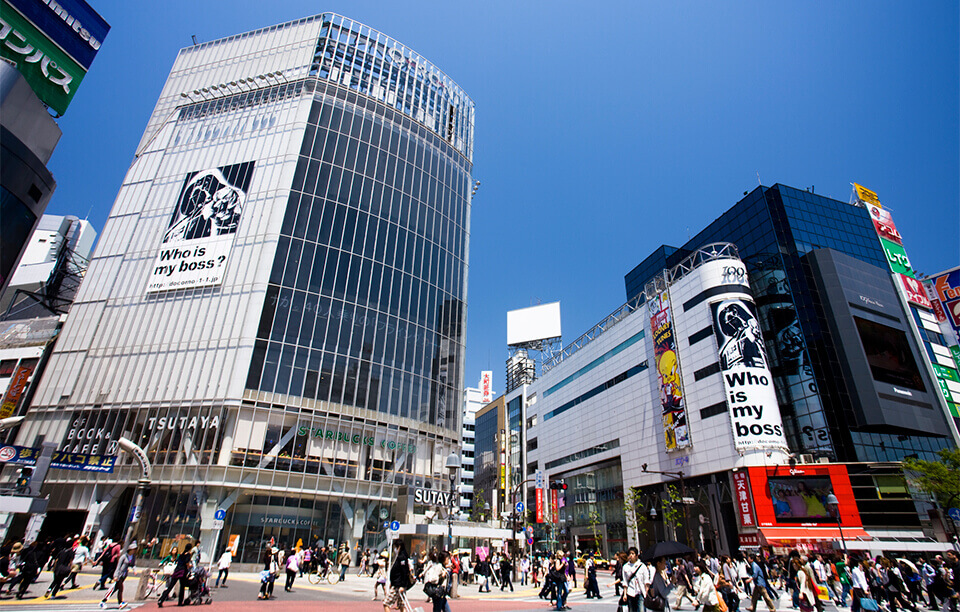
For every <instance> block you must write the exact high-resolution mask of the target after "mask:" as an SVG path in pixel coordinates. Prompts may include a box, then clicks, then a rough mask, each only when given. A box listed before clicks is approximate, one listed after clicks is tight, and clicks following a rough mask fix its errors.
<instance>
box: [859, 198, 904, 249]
mask: <svg viewBox="0 0 960 612" xmlns="http://www.w3.org/2000/svg"><path fill="white" fill-rule="evenodd" d="M867 210H868V211H870V219H871V220H872V221H873V229H875V230H876V231H877V235H878V236H880V237H881V238H886V239H887V240H889V241H891V242H896V243H897V244H901V245H902V244H903V237H902V236H901V235H900V232H898V231H897V226H896V224H895V223H894V222H893V216H892V215H891V214H890V211H889V210H885V209H883V208H882V207H881V206H879V205H877V204H869V205H867Z"/></svg>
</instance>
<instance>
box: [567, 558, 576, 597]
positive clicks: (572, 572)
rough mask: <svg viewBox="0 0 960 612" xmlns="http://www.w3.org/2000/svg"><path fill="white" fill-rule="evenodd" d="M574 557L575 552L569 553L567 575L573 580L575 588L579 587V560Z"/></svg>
mask: <svg viewBox="0 0 960 612" xmlns="http://www.w3.org/2000/svg"><path fill="white" fill-rule="evenodd" d="M573 557H574V554H573V552H570V553H567V576H569V577H570V581H571V582H573V588H577V562H576V560H575V559H574V558H573Z"/></svg>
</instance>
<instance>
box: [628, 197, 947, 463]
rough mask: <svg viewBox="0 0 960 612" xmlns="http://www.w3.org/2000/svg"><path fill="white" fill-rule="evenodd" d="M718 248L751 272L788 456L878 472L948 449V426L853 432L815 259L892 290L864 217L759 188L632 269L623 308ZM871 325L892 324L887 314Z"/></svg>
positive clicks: (855, 420)
mask: <svg viewBox="0 0 960 612" xmlns="http://www.w3.org/2000/svg"><path fill="white" fill-rule="evenodd" d="M719 241H727V242H732V243H734V244H736V245H737V248H738V250H739V253H740V257H741V258H742V259H743V261H744V263H745V264H746V265H747V269H748V272H749V274H750V280H751V285H752V287H753V293H754V297H755V298H756V304H757V309H758V314H759V315H760V320H761V326H762V327H763V331H764V337H765V340H766V346H767V354H768V355H767V356H768V358H769V362H770V366H771V370H772V373H773V376H774V378H775V381H776V386H777V401H778V403H779V405H780V409H781V412H782V416H783V420H784V427H785V430H786V434H787V439H788V442H789V445H790V448H791V449H792V450H794V451H796V452H798V453H806V454H812V455H814V456H819V457H827V458H829V459H830V460H832V461H842V462H884V461H899V460H902V459H903V458H904V457H905V456H909V455H914V456H918V457H920V458H923V459H932V458H935V457H934V454H935V453H936V451H938V450H940V449H942V448H949V447H952V445H953V442H952V439H951V436H950V433H949V427H948V426H947V423H946V422H945V421H944V423H943V427H942V428H938V429H936V430H932V429H931V430H927V431H916V430H908V429H907V428H898V427H896V426H892V425H889V426H887V425H884V424H883V423H878V422H873V423H870V424H869V425H864V426H858V425H861V424H863V422H864V420H865V419H864V418H863V417H862V415H860V416H858V415H857V414H855V412H854V408H853V406H854V404H855V403H856V401H855V400H858V399H862V398H857V397H856V395H857V389H855V388H854V385H853V383H852V382H851V381H850V380H849V378H850V377H849V372H848V371H847V369H846V368H847V366H846V365H845V361H846V359H845V358H844V356H843V355H842V354H841V353H842V347H841V346H840V340H839V338H838V333H837V330H835V329H833V328H832V327H831V325H832V324H833V323H832V322H834V321H836V319H837V317H836V316H834V315H833V314H831V312H830V311H829V309H830V307H831V304H829V301H828V299H827V296H826V292H825V291H824V288H823V284H822V278H821V276H820V275H819V272H818V270H819V268H818V260H817V257H816V256H815V255H814V254H816V253H817V252H820V251H822V250H825V249H830V250H832V251H834V252H837V253H840V254H843V255H845V256H847V257H850V258H853V259H854V260H856V261H859V262H862V264H865V265H866V266H867V267H866V268H865V270H868V271H876V272H878V273H880V272H882V273H883V274H882V275H883V276H885V277H886V278H885V279H883V280H881V281H878V282H879V283H881V284H884V283H885V284H890V280H889V268H888V265H887V259H886V256H885V255H884V251H883V250H882V248H881V245H880V242H879V240H878V239H877V233H876V230H875V229H874V226H873V222H872V221H871V219H870V215H869V213H868V211H867V209H866V208H864V207H861V206H854V205H851V204H848V203H845V202H840V201H838V200H834V199H831V198H827V197H823V196H820V195H816V194H814V193H810V192H808V191H801V190H798V189H794V188H791V187H787V186H785V185H779V184H778V185H774V186H773V187H758V188H757V189H755V190H753V191H752V192H750V193H749V194H747V195H746V196H745V197H744V198H743V199H742V200H740V201H739V202H738V203H737V204H736V205H735V206H733V207H732V208H730V209H729V210H727V211H726V212H725V213H723V214H722V215H721V216H720V217H719V218H718V219H716V220H715V221H713V222H712V223H711V224H710V225H708V226H707V227H706V228H705V229H703V230H702V231H701V232H700V233H698V234H697V235H696V236H694V237H693V238H691V239H690V240H689V241H688V242H687V243H686V244H685V245H684V246H683V247H680V248H679V249H677V248H674V247H667V246H664V247H661V248H659V249H658V250H656V251H655V252H654V253H652V254H651V255H650V256H649V257H647V258H646V259H645V260H644V261H643V262H641V263H640V264H639V265H637V266H636V267H635V268H634V269H633V270H632V271H630V272H629V273H628V274H627V275H626V277H625V279H624V280H625V285H626V290H627V298H628V299H630V298H633V297H635V296H637V295H638V294H639V293H640V292H641V291H642V289H643V286H644V284H645V283H646V282H647V280H649V279H650V278H651V275H652V274H655V273H656V272H658V271H659V270H663V269H666V268H670V267H672V266H675V265H676V264H677V263H678V262H679V261H680V260H681V259H683V258H684V257H686V256H687V255H688V254H690V253H691V252H693V251H694V250H695V249H696V248H697V247H698V246H702V245H704V244H709V243H712V242H719ZM844 265H848V264H844ZM848 267H849V266H848ZM877 287H879V285H877ZM889 289H891V290H892V284H890V287H889ZM878 290H879V289H878ZM871 291H873V288H870V287H867V288H866V289H865V292H866V293H867V295H865V296H864V298H865V299H872V298H871V297H870V296H871V295H873V293H871ZM858 307H859V308H860V314H861V315H862V316H865V315H863V313H864V312H865V311H864V310H863V309H864V308H867V309H868V310H869V309H870V308H872V307H873V306H872V305H871V304H868V303H865V304H860V305H859V306H858ZM901 314H902V313H901ZM877 316H879V317H880V319H883V320H885V321H886V322H887V324H889V323H890V320H891V317H890V315H889V314H886V315H884V314H883V313H881V314H880V315H877ZM880 319H878V320H880ZM893 320H894V321H896V319H895V318H894V319H893ZM860 359H863V357H862V356H861V357H860ZM934 384H935V383H934ZM880 396H881V397H884V394H882V393H881V394H880ZM886 399H890V398H889V397H887V398H886ZM893 400H897V398H893ZM893 400H891V401H893ZM864 401H866V400H864ZM900 401H902V404H901V406H902V407H903V409H905V410H907V411H909V410H912V409H914V408H918V407H919V408H924V409H926V408H930V409H933V408H934V406H932V405H929V406H927V405H926V404H927V403H929V402H917V401H914V400H911V399H909V398H904V399H902V400H900ZM918 404H924V405H923V406H919V405H918ZM936 410H937V411H938V412H939V410H940V407H936ZM867 420H869V419H867ZM874 421H876V420H874Z"/></svg>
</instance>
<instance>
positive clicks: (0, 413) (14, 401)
mask: <svg viewBox="0 0 960 612" xmlns="http://www.w3.org/2000/svg"><path fill="white" fill-rule="evenodd" d="M37 363H39V360H38V359H24V360H23V361H21V362H20V365H18V366H17V370H16V371H15V372H14V373H13V378H11V379H10V386H8V387H7V392H6V393H5V394H4V395H3V404H0V419H5V418H7V417H11V416H13V414H14V413H15V412H16V410H17V405H18V404H19V403H20V400H21V399H22V398H23V392H24V391H26V389H27V381H28V380H29V379H30V376H31V375H32V374H33V371H34V370H35V369H36V368H37Z"/></svg>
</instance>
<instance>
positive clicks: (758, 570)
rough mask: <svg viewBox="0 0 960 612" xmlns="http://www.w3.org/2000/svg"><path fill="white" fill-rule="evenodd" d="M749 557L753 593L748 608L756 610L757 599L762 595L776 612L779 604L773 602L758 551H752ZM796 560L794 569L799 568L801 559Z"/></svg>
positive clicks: (765, 601) (772, 610)
mask: <svg viewBox="0 0 960 612" xmlns="http://www.w3.org/2000/svg"><path fill="white" fill-rule="evenodd" d="M748 559H749V560H750V572H751V577H750V583H751V585H752V587H753V593H752V594H751V596H750V607H749V608H747V610H749V612H756V609H757V600H759V599H760V598H761V597H762V598H763V601H764V603H766V604H767V608H769V610H770V612H774V611H775V610H776V609H777V606H776V605H775V604H774V603H773V600H772V599H770V594H769V593H767V574H766V572H765V571H764V570H763V566H761V565H760V563H759V558H758V557H757V555H756V553H750V555H749V556H748ZM795 561H796V563H797V565H796V566H794V569H795V570H798V569H799V559H795Z"/></svg>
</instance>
